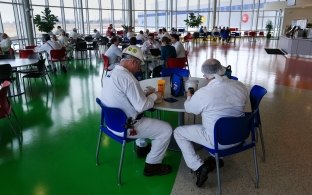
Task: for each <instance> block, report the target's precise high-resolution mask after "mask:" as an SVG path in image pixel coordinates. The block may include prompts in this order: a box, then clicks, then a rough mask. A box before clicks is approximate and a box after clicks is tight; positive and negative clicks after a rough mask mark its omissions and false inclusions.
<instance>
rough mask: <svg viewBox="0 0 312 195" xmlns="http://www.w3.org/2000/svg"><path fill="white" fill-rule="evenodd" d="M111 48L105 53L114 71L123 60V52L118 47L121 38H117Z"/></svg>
mask: <svg viewBox="0 0 312 195" xmlns="http://www.w3.org/2000/svg"><path fill="white" fill-rule="evenodd" d="M110 42H111V46H110V47H109V48H108V50H107V51H106V52H105V55H106V56H107V57H108V61H109V65H110V66H109V68H110V69H113V68H114V66H115V64H116V63H119V61H120V59H121V55H122V52H121V50H120V49H119V48H118V45H119V43H120V40H119V37H117V36H115V37H113V38H112V39H111V40H110Z"/></svg>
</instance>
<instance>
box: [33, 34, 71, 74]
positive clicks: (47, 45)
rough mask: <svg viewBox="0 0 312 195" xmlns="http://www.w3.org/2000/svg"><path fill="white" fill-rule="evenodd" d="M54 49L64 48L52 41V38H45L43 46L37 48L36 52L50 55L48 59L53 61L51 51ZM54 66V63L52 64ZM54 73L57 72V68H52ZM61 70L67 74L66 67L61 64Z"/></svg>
mask: <svg viewBox="0 0 312 195" xmlns="http://www.w3.org/2000/svg"><path fill="white" fill-rule="evenodd" d="M53 49H56V50H57V49H62V46H61V45H60V44H59V43H58V42H57V41H51V38H50V36H45V37H44V38H43V45H41V46H40V47H35V49H34V50H35V52H37V53H40V52H46V53H47V54H48V59H49V60H51V54H50V52H51V50H53ZM52 65H53V63H52ZM52 68H53V71H54V72H56V67H52ZM61 69H62V71H64V72H66V71H67V70H66V67H65V66H64V65H63V64H62V63H61Z"/></svg>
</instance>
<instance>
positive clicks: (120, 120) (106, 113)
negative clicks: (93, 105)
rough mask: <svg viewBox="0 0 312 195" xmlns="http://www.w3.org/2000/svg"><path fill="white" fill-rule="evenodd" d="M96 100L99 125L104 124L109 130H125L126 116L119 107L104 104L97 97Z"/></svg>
mask: <svg viewBox="0 0 312 195" xmlns="http://www.w3.org/2000/svg"><path fill="white" fill-rule="evenodd" d="M96 102H97V103H98V104H99V105H100V107H101V109H102V111H101V125H102V126H106V127H107V128H109V129H110V130H114V131H116V132H125V131H126V130H127V129H126V128H125V124H126V122H127V118H128V117H127V116H126V114H125V113H124V111H122V110H121V109H119V108H112V107H108V106H105V105H104V104H103V103H102V101H101V100H100V99H99V98H96Z"/></svg>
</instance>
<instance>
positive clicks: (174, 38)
mask: <svg viewBox="0 0 312 195" xmlns="http://www.w3.org/2000/svg"><path fill="white" fill-rule="evenodd" d="M171 43H172V46H173V47H174V48H175V50H176V53H177V58H184V57H185V49H184V46H183V44H182V43H181V42H180V37H179V35H177V34H172V35H171Z"/></svg>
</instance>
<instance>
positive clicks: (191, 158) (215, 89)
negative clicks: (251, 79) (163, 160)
mask: <svg viewBox="0 0 312 195" xmlns="http://www.w3.org/2000/svg"><path fill="white" fill-rule="evenodd" d="M201 72H202V73H203V74H204V77H205V78H206V79H207V80H208V84H207V85H206V86H204V87H202V88H200V89H199V90H198V91H196V92H195V93H194V95H193V94H191V92H190V90H189V91H188V93H187V99H186V101H185V102H184V107H185V111H186V112H188V113H193V114H201V116H202V124H195V125H186V126H181V127H177V128H176V129H175V131H174V138H175V139H176V141H177V144H178V145H179V147H180V148H181V151H182V154H183V157H184V160H185V162H186V164H187V166H188V167H189V168H191V169H192V170H193V171H195V173H196V176H197V181H196V185H197V186H198V187H201V186H202V185H203V184H204V182H205V181H206V180H207V178H208V173H209V172H211V171H213V170H214V169H215V158H214V157H212V156H210V157H209V158H208V159H207V160H206V161H205V162H203V160H202V159H201V158H200V156H198V155H197V154H196V153H195V150H194V148H193V145H192V142H195V143H198V144H200V145H203V146H205V147H208V148H214V125H215V123H216V121H217V120H218V119H219V118H221V117H230V116H234V117H236V116H237V117H239V116H242V115H244V109H245V105H246V102H247V98H248V91H247V89H246V87H245V86H244V85H243V84H242V83H241V82H239V81H235V80H231V79H228V78H227V77H226V76H223V75H224V73H225V68H224V67H223V66H222V65H221V64H220V62H219V61H218V60H216V59H209V60H206V61H205V62H204V63H203V65H202V67H201ZM238 144H240V143H238ZM233 146H234V145H219V148H220V149H225V148H230V147H233ZM222 166H223V160H222V159H221V160H220V167H222Z"/></svg>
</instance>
